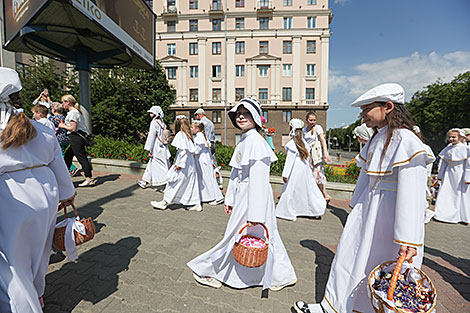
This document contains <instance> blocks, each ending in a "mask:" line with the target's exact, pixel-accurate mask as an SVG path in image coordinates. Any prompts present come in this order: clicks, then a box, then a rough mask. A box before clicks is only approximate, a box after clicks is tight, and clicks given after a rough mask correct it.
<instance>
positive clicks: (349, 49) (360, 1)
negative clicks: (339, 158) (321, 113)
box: [327, 0, 470, 128]
mask: <svg viewBox="0 0 470 313" xmlns="http://www.w3.org/2000/svg"><path fill="white" fill-rule="evenodd" d="M329 5H330V8H331V9H332V10H333V20H332V22H331V24H330V27H331V31H332V36H331V38H330V71H329V103H330V108H329V110H328V121H327V123H328V125H327V128H335V127H341V126H346V125H349V124H350V123H352V122H354V121H355V120H356V119H357V118H358V115H359V109H357V108H351V106H350V103H351V102H352V101H354V99H356V98H357V97H358V96H360V95H361V94H362V93H363V92H365V91H367V90H368V89H370V88H372V87H374V86H376V85H378V84H381V83H386V82H396V83H399V84H401V85H402V86H403V87H404V88H405V93H406V99H407V100H409V99H410V98H411V96H412V95H413V94H414V93H415V92H416V91H418V90H421V89H423V88H424V87H425V86H427V85H429V84H431V83H433V82H435V81H436V80H437V79H438V78H439V79H441V80H442V81H450V80H452V78H454V77H455V76H456V75H457V74H459V73H463V72H466V71H469V70H470V0H446V1H442V0H440V1H438V0H330V3H329Z"/></svg>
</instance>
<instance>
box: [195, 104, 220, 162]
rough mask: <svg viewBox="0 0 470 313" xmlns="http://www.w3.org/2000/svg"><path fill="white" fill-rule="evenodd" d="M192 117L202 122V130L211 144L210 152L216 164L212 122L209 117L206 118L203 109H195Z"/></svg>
mask: <svg viewBox="0 0 470 313" xmlns="http://www.w3.org/2000/svg"><path fill="white" fill-rule="evenodd" d="M194 117H195V118H196V119H197V120H200V121H201V122H202V124H204V132H205V133H206V137H207V140H208V141H209V143H210V145H211V153H212V158H213V160H214V163H215V164H217V163H216V162H217V161H216V159H215V128H214V123H212V121H211V120H210V119H208V118H207V116H206V112H204V109H197V110H196V112H195V113H194Z"/></svg>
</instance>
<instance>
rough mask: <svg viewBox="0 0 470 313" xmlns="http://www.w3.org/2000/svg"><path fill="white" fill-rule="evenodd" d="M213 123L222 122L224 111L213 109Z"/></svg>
mask: <svg viewBox="0 0 470 313" xmlns="http://www.w3.org/2000/svg"><path fill="white" fill-rule="evenodd" d="M212 123H214V124H220V123H222V112H220V111H212Z"/></svg>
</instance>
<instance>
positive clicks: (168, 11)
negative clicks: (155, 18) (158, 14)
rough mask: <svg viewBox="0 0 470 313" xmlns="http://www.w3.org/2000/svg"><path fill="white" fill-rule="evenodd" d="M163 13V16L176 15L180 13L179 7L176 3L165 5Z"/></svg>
mask: <svg viewBox="0 0 470 313" xmlns="http://www.w3.org/2000/svg"><path fill="white" fill-rule="evenodd" d="M162 15H163V17H176V16H177V15H178V8H177V7H176V5H170V6H167V7H163V12H162Z"/></svg>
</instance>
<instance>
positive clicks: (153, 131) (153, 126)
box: [144, 120, 158, 152]
mask: <svg viewBox="0 0 470 313" xmlns="http://www.w3.org/2000/svg"><path fill="white" fill-rule="evenodd" d="M157 128H158V124H157V123H155V122H154V121H153V120H152V122H151V123H150V129H149V134H148V135H147V140H146V141H145V146H144V149H145V150H147V151H150V152H152V151H153V146H154V145H155V140H157V130H158V129H157Z"/></svg>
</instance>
